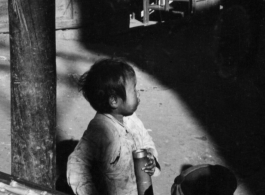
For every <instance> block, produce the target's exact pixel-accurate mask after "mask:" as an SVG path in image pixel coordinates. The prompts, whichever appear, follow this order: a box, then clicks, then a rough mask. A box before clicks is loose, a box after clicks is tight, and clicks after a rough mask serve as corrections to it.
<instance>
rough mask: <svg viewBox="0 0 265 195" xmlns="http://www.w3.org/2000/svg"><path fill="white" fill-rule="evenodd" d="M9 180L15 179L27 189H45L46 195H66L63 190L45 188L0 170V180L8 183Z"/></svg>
mask: <svg viewBox="0 0 265 195" xmlns="http://www.w3.org/2000/svg"><path fill="white" fill-rule="evenodd" d="M11 181H16V182H18V183H19V184H21V185H23V186H25V187H26V188H28V189H33V190H37V191H46V192H47V195H67V194H65V193H63V192H59V191H56V190H53V189H51V188H46V187H43V186H41V185H38V184H36V183H33V182H30V181H26V180H24V179H21V178H19V177H15V176H13V175H9V174H6V173H3V172H0V182H2V183H5V184H7V185H9V184H10V183H11Z"/></svg>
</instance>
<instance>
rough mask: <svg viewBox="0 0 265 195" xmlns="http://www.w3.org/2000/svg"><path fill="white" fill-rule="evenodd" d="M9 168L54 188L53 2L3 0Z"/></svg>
mask: <svg viewBox="0 0 265 195" xmlns="http://www.w3.org/2000/svg"><path fill="white" fill-rule="evenodd" d="M8 8H9V9H8V12H9V24H10V25H9V28H10V58H11V62H10V65H11V152H12V153H11V158H12V159H11V163H12V164H11V173H12V175H14V176H17V177H20V178H23V179H25V180H28V181H31V182H34V183H37V184H40V185H43V186H46V187H50V188H54V186H55V184H54V183H55V164H56V163H55V128H56V66H55V55H56V54H55V1H54V0H27V1H22V0H9V4H8Z"/></svg>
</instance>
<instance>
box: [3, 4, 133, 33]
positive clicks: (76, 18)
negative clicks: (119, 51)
mask: <svg viewBox="0 0 265 195" xmlns="http://www.w3.org/2000/svg"><path fill="white" fill-rule="evenodd" d="M7 2H8V0H0V33H8V32H9V21H8V5H7ZM55 2H56V10H55V13H56V29H57V30H59V29H75V28H80V27H84V26H89V25H90V24H91V23H93V22H95V21H93V20H94V19H92V18H93V17H91V15H90V13H89V12H90V11H89V10H91V9H89V6H90V4H89V2H88V1H87V0H56V1H55ZM113 2H114V6H116V7H115V8H116V9H115V12H113V14H112V15H111V16H110V17H109V19H110V22H111V24H110V26H111V29H109V30H110V31H111V32H112V33H115V32H124V31H127V30H128V29H129V13H125V12H126V10H128V6H127V5H126V3H124V2H123V1H121V2H120V1H113ZM97 11H100V8H97ZM101 14H104V13H101ZM101 14H98V15H99V16H98V17H100V15H101ZM93 15H94V14H93ZM121 17H123V18H121ZM91 20H92V21H91ZM103 25H105V24H103Z"/></svg>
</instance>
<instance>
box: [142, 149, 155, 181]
mask: <svg viewBox="0 0 265 195" xmlns="http://www.w3.org/2000/svg"><path fill="white" fill-rule="evenodd" d="M147 158H148V159H149V162H148V163H146V164H145V167H143V168H142V170H143V171H144V172H146V173H147V174H148V175H150V176H152V175H153V174H154V173H155V167H156V161H155V157H154V156H153V155H152V154H151V153H149V152H148V154H147Z"/></svg>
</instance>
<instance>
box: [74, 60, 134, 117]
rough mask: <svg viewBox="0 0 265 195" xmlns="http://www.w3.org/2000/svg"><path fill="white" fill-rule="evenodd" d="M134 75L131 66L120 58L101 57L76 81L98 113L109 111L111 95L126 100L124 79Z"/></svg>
mask: <svg viewBox="0 0 265 195" xmlns="http://www.w3.org/2000/svg"><path fill="white" fill-rule="evenodd" d="M133 77H135V71H134V70H133V68H132V67H131V66H130V65H129V64H127V63H126V62H124V61H123V60H121V59H101V60H99V61H97V62H95V63H94V64H93V65H92V67H91V69H90V70H89V71H87V72H85V73H84V74H83V75H82V76H81V77H80V79H79V81H78V88H79V91H82V93H83V95H84V97H85V98H86V100H87V101H88V102H89V103H90V105H91V106H92V107H93V108H94V109H95V110H96V111H98V112H100V113H109V112H110V111H111V110H112V108H111V107H110V104H109V98H110V97H111V96H114V97H120V98H122V99H123V100H124V101H125V100H126V90H125V85H126V79H128V78H133Z"/></svg>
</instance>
